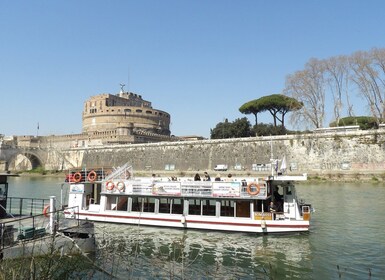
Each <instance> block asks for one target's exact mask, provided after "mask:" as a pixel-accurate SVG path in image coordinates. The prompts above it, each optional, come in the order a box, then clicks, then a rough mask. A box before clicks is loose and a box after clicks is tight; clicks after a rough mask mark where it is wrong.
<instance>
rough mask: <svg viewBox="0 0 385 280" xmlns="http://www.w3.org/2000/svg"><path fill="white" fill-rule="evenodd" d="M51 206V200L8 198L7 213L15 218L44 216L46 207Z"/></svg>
mask: <svg viewBox="0 0 385 280" xmlns="http://www.w3.org/2000/svg"><path fill="white" fill-rule="evenodd" d="M48 204H49V199H44V198H23V197H8V198H7V209H6V210H7V213H10V214H12V215H13V216H14V217H22V216H33V215H38V214H42V213H43V210H44V206H46V205H48Z"/></svg>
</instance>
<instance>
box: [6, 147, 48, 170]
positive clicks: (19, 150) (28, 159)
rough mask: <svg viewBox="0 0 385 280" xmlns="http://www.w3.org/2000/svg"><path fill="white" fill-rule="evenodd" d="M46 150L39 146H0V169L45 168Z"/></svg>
mask: <svg viewBox="0 0 385 280" xmlns="http://www.w3.org/2000/svg"><path fill="white" fill-rule="evenodd" d="M47 158H48V152H47V151H45V150H43V149H39V148H28V147H1V148H0V162H1V165H2V166H0V169H2V170H9V171H22V170H31V169H37V168H39V167H41V168H43V169H45V163H46V161H47Z"/></svg>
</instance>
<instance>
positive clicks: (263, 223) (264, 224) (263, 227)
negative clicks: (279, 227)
mask: <svg viewBox="0 0 385 280" xmlns="http://www.w3.org/2000/svg"><path fill="white" fill-rule="evenodd" d="M261 228H262V229H265V228H266V221H265V219H262V220H261Z"/></svg>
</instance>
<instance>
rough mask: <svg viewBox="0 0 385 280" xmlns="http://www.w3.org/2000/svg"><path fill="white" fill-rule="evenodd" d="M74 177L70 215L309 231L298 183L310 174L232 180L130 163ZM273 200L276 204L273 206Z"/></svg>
mask: <svg viewBox="0 0 385 280" xmlns="http://www.w3.org/2000/svg"><path fill="white" fill-rule="evenodd" d="M85 175H87V176H85ZM71 178H74V180H69V182H68V183H69V196H68V207H67V208H66V210H65V214H66V217H67V218H74V217H76V218H79V219H87V220H90V221H98V222H110V223H124V224H135V225H145V226H162V227H174V228H182V229H205V230H218V231H235V232H250V233H285V232H306V231H308V230H309V225H310V217H311V212H312V208H311V205H310V204H305V203H303V202H301V201H300V200H298V198H297V195H296V188H295V185H294V182H296V181H305V180H306V179H307V176H306V174H304V175H300V176H288V175H282V174H278V173H277V174H275V175H274V174H272V175H270V176H268V177H266V178H264V179H260V178H255V179H246V178H245V179H242V178H232V180H231V181H230V180H225V181H193V180H192V179H189V178H184V179H176V178H170V179H168V178H161V177H151V178H138V177H134V172H133V168H132V167H131V166H129V164H128V163H127V164H125V165H124V166H122V167H120V168H118V169H116V170H115V171H113V172H112V173H111V174H109V175H104V173H103V172H101V171H100V170H98V171H96V170H91V171H89V172H84V171H83V173H80V172H76V173H74V174H72V175H71ZM271 202H273V204H275V206H276V207H277V208H275V209H269V208H270V207H269V206H270V204H271ZM270 210H271V211H270Z"/></svg>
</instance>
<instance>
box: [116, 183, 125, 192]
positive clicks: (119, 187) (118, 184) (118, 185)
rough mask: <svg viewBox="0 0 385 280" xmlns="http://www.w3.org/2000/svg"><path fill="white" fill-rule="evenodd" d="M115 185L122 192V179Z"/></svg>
mask: <svg viewBox="0 0 385 280" xmlns="http://www.w3.org/2000/svg"><path fill="white" fill-rule="evenodd" d="M116 187H117V188H118V190H119V191H121V192H123V191H124V187H125V185H124V182H123V181H120V182H118V183H117V184H116Z"/></svg>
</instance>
